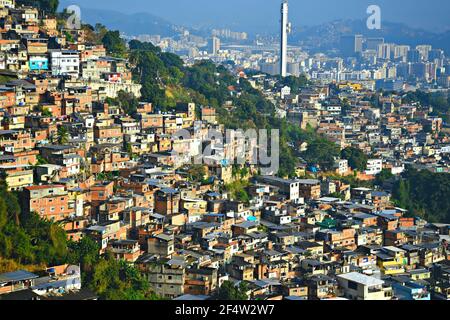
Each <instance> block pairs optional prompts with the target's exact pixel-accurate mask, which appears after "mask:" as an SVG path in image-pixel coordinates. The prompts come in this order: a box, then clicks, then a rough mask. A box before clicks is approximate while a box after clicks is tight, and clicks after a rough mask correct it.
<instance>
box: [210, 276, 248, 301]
mask: <svg viewBox="0 0 450 320" xmlns="http://www.w3.org/2000/svg"><path fill="white" fill-rule="evenodd" d="M247 290H248V287H247V284H246V283H245V282H240V283H239V285H235V284H234V283H233V282H231V281H225V282H224V283H223V284H222V286H221V287H220V289H219V291H218V293H217V296H216V298H217V299H218V300H223V301H233V300H241V301H242V300H248V295H247Z"/></svg>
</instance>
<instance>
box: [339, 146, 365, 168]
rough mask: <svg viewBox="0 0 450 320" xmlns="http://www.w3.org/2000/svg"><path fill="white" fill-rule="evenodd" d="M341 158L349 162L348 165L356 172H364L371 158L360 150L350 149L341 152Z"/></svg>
mask: <svg viewBox="0 0 450 320" xmlns="http://www.w3.org/2000/svg"><path fill="white" fill-rule="evenodd" d="M341 158H342V159H345V160H348V164H349V165H350V167H352V168H353V169H354V170H358V171H364V170H366V167H367V161H368V160H369V158H368V157H367V155H366V154H365V153H364V152H363V151H362V150H360V149H357V148H353V147H348V148H345V149H344V150H342V151H341Z"/></svg>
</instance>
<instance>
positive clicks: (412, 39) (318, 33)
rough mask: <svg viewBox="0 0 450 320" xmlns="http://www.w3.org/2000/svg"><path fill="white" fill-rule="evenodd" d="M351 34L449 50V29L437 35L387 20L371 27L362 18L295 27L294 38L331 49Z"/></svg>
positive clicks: (318, 47) (449, 51)
mask: <svg viewBox="0 0 450 320" xmlns="http://www.w3.org/2000/svg"><path fill="white" fill-rule="evenodd" d="M348 34H362V35H364V36H366V37H383V38H384V39H385V41H386V42H392V43H397V44H406V45H410V46H417V45H420V44H431V45H433V47H435V48H440V49H443V50H445V51H446V52H447V53H450V31H447V32H445V33H440V34H438V33H433V32H430V31H425V30H422V29H414V28H411V27H408V26H406V25H404V24H401V23H392V22H386V21H384V22H383V24H382V29H381V30H369V29H368V28H367V26H366V21H363V20H336V21H333V22H329V23H326V24H322V25H319V26H313V27H303V28H297V29H295V28H294V30H293V34H292V37H291V39H292V41H293V42H296V43H303V44H305V45H311V46H315V47H317V49H331V48H333V47H336V46H337V45H338V44H339V40H340V37H341V36H342V35H348Z"/></svg>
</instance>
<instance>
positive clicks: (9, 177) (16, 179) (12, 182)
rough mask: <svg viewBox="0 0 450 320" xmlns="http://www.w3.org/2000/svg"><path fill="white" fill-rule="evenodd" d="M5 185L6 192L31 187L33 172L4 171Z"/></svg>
mask: <svg viewBox="0 0 450 320" xmlns="http://www.w3.org/2000/svg"><path fill="white" fill-rule="evenodd" d="M5 173H6V184H7V186H8V191H16V190H21V189H22V188H24V187H28V186H32V185H33V170H20V169H13V170H6V172H5Z"/></svg>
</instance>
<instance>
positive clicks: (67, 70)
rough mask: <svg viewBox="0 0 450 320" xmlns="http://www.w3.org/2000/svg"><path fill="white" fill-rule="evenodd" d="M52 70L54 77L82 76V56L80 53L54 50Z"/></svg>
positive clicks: (51, 55) (51, 54)
mask: <svg viewBox="0 0 450 320" xmlns="http://www.w3.org/2000/svg"><path fill="white" fill-rule="evenodd" d="M50 57H51V59H50V60H51V66H52V67H51V68H52V74H53V75H54V76H63V75H68V76H73V77H76V78H78V77H79V74H80V54H79V53H78V51H71V50H54V51H51V52H50Z"/></svg>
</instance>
